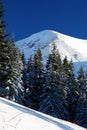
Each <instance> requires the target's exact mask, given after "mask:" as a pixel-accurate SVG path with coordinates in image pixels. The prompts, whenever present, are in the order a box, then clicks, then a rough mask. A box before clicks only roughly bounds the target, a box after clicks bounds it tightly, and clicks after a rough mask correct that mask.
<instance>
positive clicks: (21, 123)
mask: <svg viewBox="0 0 87 130" xmlns="http://www.w3.org/2000/svg"><path fill="white" fill-rule="evenodd" d="M0 130H86V129H85V128H82V127H80V126H78V125H75V124H72V123H70V122H66V121H63V120H60V119H56V118H54V117H51V116H48V115H46V114H42V113H40V112H37V111H34V110H32V109H29V108H26V107H24V106H22V105H19V104H16V103H13V102H11V101H8V100H6V99H3V98H0Z"/></svg>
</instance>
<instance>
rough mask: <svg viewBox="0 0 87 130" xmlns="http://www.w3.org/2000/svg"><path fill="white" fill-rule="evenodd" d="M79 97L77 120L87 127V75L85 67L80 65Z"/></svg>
mask: <svg viewBox="0 0 87 130" xmlns="http://www.w3.org/2000/svg"><path fill="white" fill-rule="evenodd" d="M78 84H79V99H78V105H77V109H76V110H77V111H76V116H75V122H76V123H77V124H79V125H81V126H83V127H86V128H87V76H85V74H84V70H83V67H82V66H81V67H80V70H79V74H78Z"/></svg>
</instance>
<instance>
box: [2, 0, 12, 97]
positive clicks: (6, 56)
mask: <svg viewBox="0 0 87 130" xmlns="http://www.w3.org/2000/svg"><path fill="white" fill-rule="evenodd" d="M3 17H4V8H3V3H2V1H1V0H0V96H3V97H7V96H8V95H9V89H8V86H9V82H8V81H9V77H10V74H11V59H10V52H9V50H10V49H9V47H10V41H8V40H7V34H6V33H5V28H6V23H5V21H4V20H3Z"/></svg>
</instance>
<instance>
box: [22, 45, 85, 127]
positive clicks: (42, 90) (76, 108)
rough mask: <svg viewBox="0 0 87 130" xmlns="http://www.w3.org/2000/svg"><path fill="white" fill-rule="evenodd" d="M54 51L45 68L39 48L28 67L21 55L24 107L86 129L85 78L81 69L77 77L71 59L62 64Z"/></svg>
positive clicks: (58, 55)
mask: <svg viewBox="0 0 87 130" xmlns="http://www.w3.org/2000/svg"><path fill="white" fill-rule="evenodd" d="M56 48H57V47H56V45H55V43H53V45H52V51H51V54H49V56H48V59H47V63H46V65H44V63H43V59H42V53H41V50H40V49H38V50H37V52H36V54H35V55H34V57H30V58H29V59H28V62H27V64H26V62H25V58H24V54H23V63H24V70H23V83H24V88H25V92H24V105H25V106H27V107H30V108H32V109H35V110H38V111H41V112H44V113H46V114H49V115H51V116H54V117H57V118H60V119H64V120H68V121H71V122H74V123H77V124H79V125H82V126H84V127H87V75H86V74H84V70H83V67H82V66H81V67H80V70H79V72H78V77H77V78H76V77H75V75H74V66H73V62H72V60H71V61H70V62H69V61H68V59H67V57H65V58H64V60H63V61H62V60H61V56H60V54H59V52H58V50H57V49H56Z"/></svg>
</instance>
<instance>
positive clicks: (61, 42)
mask: <svg viewBox="0 0 87 130" xmlns="http://www.w3.org/2000/svg"><path fill="white" fill-rule="evenodd" d="M53 42H55V44H56V45H57V49H58V50H59V53H60V54H61V58H62V59H63V58H64V57H65V56H67V57H68V60H71V59H72V60H73V62H74V65H75V72H76V73H77V72H78V70H79V67H80V65H82V66H83V67H84V70H87V40H82V39H78V38H74V37H71V36H67V35H64V34H61V33H59V32H56V31H52V30H44V31H41V32H39V33H36V34H33V35H31V36H30V37H28V38H25V39H23V40H19V41H17V42H16V43H15V44H16V45H17V46H18V47H19V48H20V50H21V51H22V52H24V54H25V57H26V59H28V57H29V56H31V55H34V54H35V52H36V50H37V49H38V48H40V49H41V50H42V54H43V60H44V62H46V59H47V57H48V54H49V53H50V52H51V48H52V43H53Z"/></svg>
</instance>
